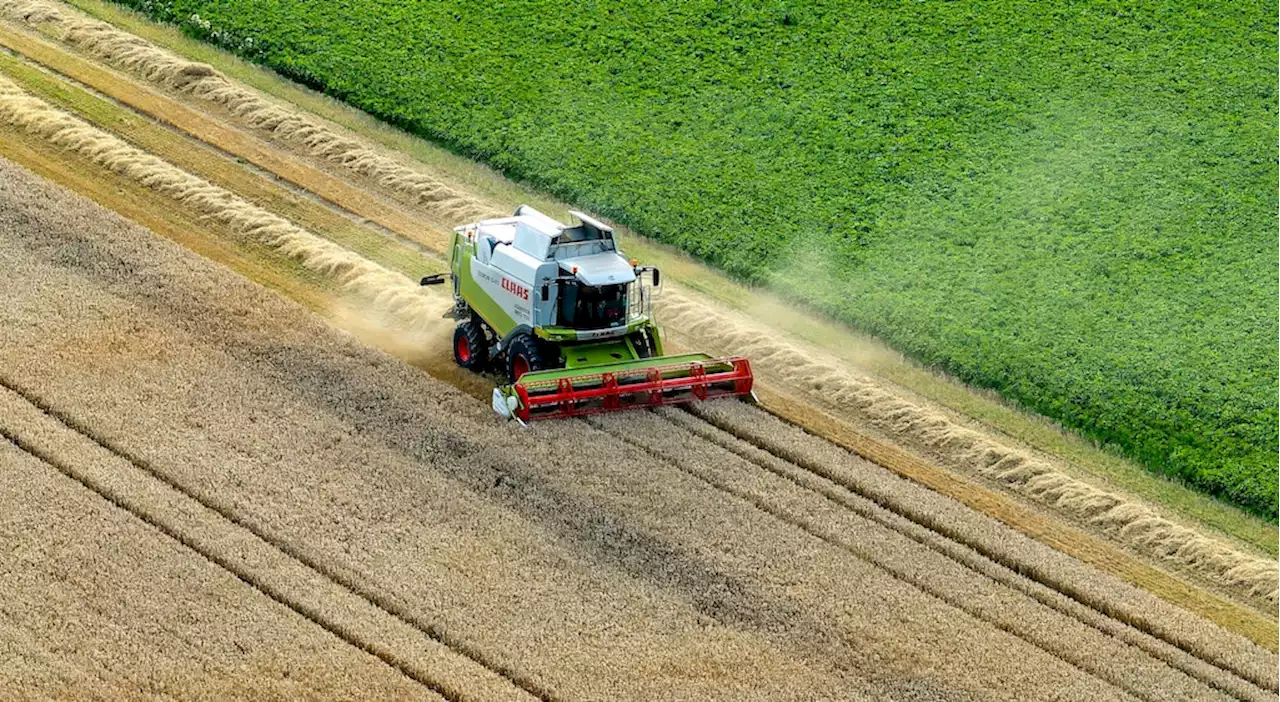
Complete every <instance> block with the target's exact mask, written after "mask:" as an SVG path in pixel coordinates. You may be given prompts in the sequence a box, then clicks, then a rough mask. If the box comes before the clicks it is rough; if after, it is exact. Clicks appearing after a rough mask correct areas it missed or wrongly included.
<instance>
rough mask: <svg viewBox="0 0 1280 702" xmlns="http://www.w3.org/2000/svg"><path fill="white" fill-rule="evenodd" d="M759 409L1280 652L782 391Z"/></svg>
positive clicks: (1192, 595)
mask: <svg viewBox="0 0 1280 702" xmlns="http://www.w3.org/2000/svg"><path fill="white" fill-rule="evenodd" d="M757 393H758V394H759V395H760V407H761V408H762V409H763V410H764V411H766V412H768V413H769V414H772V415H773V416H775V417H777V418H778V419H780V420H782V421H784V422H786V423H787V424H790V425H792V426H795V427H797V428H798V429H800V430H801V431H804V432H806V433H809V434H812V435H814V436H817V437H819V438H821V439H825V440H826V441H828V442H830V443H832V444H835V445H836V446H839V447H840V448H843V449H844V450H846V451H849V452H850V453H853V454H855V455H858V456H860V457H862V458H864V459H866V460H868V461H870V462H872V463H875V464H876V465H878V466H881V467H884V468H887V469H888V470H890V471H892V472H893V473H895V474H897V475H899V476H901V477H903V478H906V479H908V480H911V481H912V482H915V483H918V484H920V485H923V486H924V487H927V488H929V489H930V490H933V491H934V492H937V493H940V494H943V495H946V496H947V497H950V498H952V499H954V500H956V501H958V502H960V503H961V504H964V505H966V506H968V507H970V508H971V509H974V510H976V511H978V512H981V513H983V514H986V515H988V516H990V517H992V518H994V519H997V520H999V521H1000V522H1002V523H1004V524H1006V525H1008V526H1009V527H1012V528H1013V529H1016V530H1017V531H1019V532H1021V533H1023V534H1025V535H1027V536H1029V537H1031V538H1033V539H1035V540H1037V541H1040V542H1041V543H1044V544H1047V545H1048V546H1050V547H1052V548H1054V549H1056V550H1058V551H1061V552H1062V553H1065V554H1067V555H1069V556H1071V557H1073V558H1076V559H1078V560H1080V561H1083V562H1085V563H1088V564H1089V565H1092V566H1094V567H1095V568H1098V569H1099V570H1102V571H1105V572H1108V573H1111V574H1112V575H1115V576H1117V577H1119V578H1121V579H1122V580H1124V581H1126V582H1128V583H1130V584H1132V585H1135V586H1137V587H1140V588H1142V589H1144V590H1147V591H1148V592H1151V593H1152V594H1154V595H1156V596H1157V597H1159V598H1160V599H1162V600H1165V601H1166V602H1169V603H1170V604H1173V605H1176V606H1178V607H1181V608H1182V609H1185V610H1187V611H1190V612H1192V613H1194V614H1196V615H1199V616H1201V617H1204V618H1205V619H1208V620H1209V621H1212V622H1214V623H1215V624H1217V625H1218V626H1221V627H1222V628H1224V629H1226V630H1228V631H1232V632H1235V633H1237V634H1240V635H1241V636H1244V637H1245V638H1247V639H1249V640H1250V641H1252V642H1254V643H1255V644H1258V645H1259V646H1262V647H1264V648H1266V649H1268V650H1270V651H1271V652H1273V653H1274V652H1278V651H1280V626H1278V625H1277V624H1276V623H1275V622H1273V621H1270V620H1268V619H1266V618H1264V617H1263V616H1262V615H1261V614H1259V613H1255V612H1254V611H1253V610H1252V609H1249V608H1246V607H1244V606H1242V605H1238V604H1236V603H1234V602H1229V601H1226V600H1223V599H1221V598H1219V597H1217V596H1216V595H1213V594H1211V593H1208V592H1206V591H1204V590H1202V589H1200V588H1196V587H1194V586H1192V585H1189V584H1187V583H1185V582H1183V581H1182V580H1179V579H1177V578H1175V577H1174V576H1172V575H1170V574H1168V573H1166V572H1164V571H1162V570H1159V569H1158V568H1155V567H1154V566H1151V565H1148V564H1147V563H1145V562H1142V561H1140V560H1139V559H1137V558H1136V557H1134V556H1131V555H1130V554H1128V553H1127V552H1125V551H1123V550H1121V549H1119V548H1116V547H1113V546H1111V545H1109V544H1106V543H1103V542H1102V541H1101V540H1099V539H1097V538H1096V537H1094V536H1093V535H1092V534H1089V533H1087V532H1085V531H1083V530H1080V529H1077V528H1076V527H1074V526H1071V525H1068V524H1066V523H1064V522H1061V521H1059V520H1056V519H1053V518H1051V517H1048V516H1046V515H1042V514H1038V513H1035V512H1034V511H1032V510H1031V509H1029V508H1027V507H1024V506H1022V505H1020V504H1018V503H1017V502H1015V501H1014V500H1013V499H1012V498H1009V497H1006V496H1004V495H1001V494H998V493H996V492H994V491H992V490H990V489H987V488H986V487H983V486H981V485H977V484H975V483H972V482H970V481H967V480H964V479H962V478H959V477H957V476H954V475H951V474H950V472H949V471H945V470H943V469H941V468H938V467H936V466H933V465H932V464H930V463H928V462H926V461H924V460H922V459H920V458H917V457H915V456H913V455H911V454H910V453H908V452H906V451H904V450H902V449H899V448H897V447H895V446H890V445H888V444H886V443H884V442H882V441H879V440H877V439H874V438H872V437H870V436H867V435H866V434H863V433H861V432H859V431H857V430H856V429H854V428H853V427H851V426H849V425H848V424H847V423H846V422H841V421H840V420H839V419H836V418H835V417H832V416H831V415H830V414H828V413H827V412H825V411H823V410H820V409H818V408H816V407H813V406H811V405H808V404H803V403H800V402H798V401H796V400H793V399H791V398H790V397H789V396H787V394H786V393H785V392H783V391H781V390H779V389H778V388H775V387H770V386H769V385H764V386H763V387H759V388H757Z"/></svg>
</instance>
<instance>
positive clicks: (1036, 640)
mask: <svg viewBox="0 0 1280 702" xmlns="http://www.w3.org/2000/svg"><path fill="white" fill-rule="evenodd" d="M680 414H682V413H679V412H673V411H670V410H666V411H659V412H658V413H649V414H646V415H645V416H643V417H641V418H626V419H620V418H617V417H603V418H600V419H597V420H592V421H593V423H594V424H597V425H599V426H601V427H602V428H604V429H605V430H606V431H609V433H611V434H613V435H615V436H617V437H618V438H619V439H622V440H623V441H627V442H629V443H632V444H634V445H636V446H637V447H639V448H642V449H644V450H645V451H648V452H652V453H653V454H654V455H656V456H659V457H661V458H662V459H664V460H668V461H672V462H674V463H676V464H679V465H682V466H683V467H684V468H685V469H687V470H689V471H690V472H691V473H692V474H694V475H695V476H697V477H699V478H700V479H703V480H706V481H707V482H709V483H711V484H713V485H715V486H716V487H718V488H719V489H722V490H725V491H726V492H728V493H730V494H732V495H734V496H736V497H738V498H740V499H743V500H746V501H748V502H750V503H751V504H753V505H755V506H756V507H757V508H759V509H761V510H763V511H766V512H768V513H769V514H772V515H773V516H775V517H777V518H778V519H780V520H782V521H784V522H787V523H789V524H792V525H793V526H796V527H797V528H800V529H802V530H804V531H806V532H808V533H809V534H811V535H813V536H815V537H817V538H820V539H822V540H823V541H826V542H827V543H829V544H831V545H833V546H835V547H836V548H838V549H841V550H844V551H846V552H847V553H848V554H849V555H851V556H853V557H854V558H858V559H860V560H864V561H866V562H868V563H870V564H872V565H874V566H876V567H878V568H880V569H882V570H884V571H886V572H887V573H890V574H891V575H893V576H894V577H895V578H898V579H899V580H901V581H903V582H905V583H908V584H910V585H911V586H913V587H916V588H918V589H919V590H920V591H922V592H924V593H927V594H928V595H930V596H931V597H934V598H937V599H939V600H941V601H942V602H945V603H947V604H948V605H950V606H952V607H954V608H956V609H958V610H960V611H961V612H964V613H965V614H967V615H969V616H970V617H973V618H974V619H975V620H977V621H979V622H981V623H982V624H983V625H988V626H991V627H993V628H994V629H998V630H1000V631H1003V632H1006V633H1008V634H1011V635H1013V636H1016V637H1018V638H1020V639H1022V640H1023V641H1025V642H1027V643H1028V644H1031V645H1033V646H1035V647H1037V648H1040V649H1041V650H1043V651H1045V652H1046V653H1048V654H1049V655H1052V656H1055V657H1057V658H1059V659H1061V660H1063V661H1065V662H1067V663H1069V664H1071V665H1074V666H1076V667H1077V668H1079V669H1080V670H1081V671H1083V672H1087V673H1089V674H1091V675H1094V676H1096V677H1098V678H1099V679H1101V680H1104V681H1106V682H1107V683H1109V684H1111V685H1115V686H1116V687H1118V688H1120V689H1123V690H1125V691H1126V692H1128V693H1130V694H1133V695H1135V696H1137V697H1139V698H1141V699H1147V700H1160V699H1170V700H1172V699H1187V698H1203V697H1206V696H1211V695H1212V694H1213V693H1214V692H1215V691H1216V692H1221V693H1226V694H1228V695H1230V696H1232V697H1235V698H1236V699H1241V700H1253V701H1257V702H1262V701H1263V700H1268V699H1270V698H1271V696H1272V695H1270V694H1267V693H1265V692H1263V691H1261V690H1258V689H1257V688H1253V687H1251V686H1249V685H1248V684H1247V683H1244V681H1240V680H1234V681H1232V680H1229V679H1224V678H1229V677H1230V676H1222V675H1221V673H1220V671H1219V675H1218V676H1213V675H1212V674H1211V671H1208V670H1197V671H1196V672H1198V673H1201V674H1202V675H1201V676H1200V677H1194V678H1193V677H1189V676H1188V675H1186V674H1184V673H1185V672H1186V671H1180V672H1175V671H1174V670H1171V669H1170V668H1169V667H1168V666H1167V665H1166V661H1165V660H1162V659H1159V658H1152V657H1149V656H1147V655H1146V654H1145V653H1143V652H1142V651H1140V650H1138V649H1136V648H1132V647H1130V646H1128V645H1126V644H1125V643H1123V642H1122V641H1119V640H1116V639H1114V638H1111V637H1109V636H1106V635H1104V634H1102V633H1100V632H1099V631H1097V630H1096V629H1094V628H1092V627H1089V626H1087V625H1083V624H1082V623H1081V622H1079V621H1078V620H1075V619H1072V618H1066V619H1064V618H1063V617H1062V616H1061V614H1060V613H1059V612H1057V611H1054V610H1052V609H1049V608H1046V607H1044V606H1042V604H1041V603H1040V602H1038V601H1034V600H1032V599H1030V598H1027V597H1025V596H1024V594H1023V593H1021V592H1019V591H1017V590H1014V589H1009V588H1008V584H1007V583H999V582H997V581H995V580H993V579H990V578H988V577H986V576H985V575H982V574H980V573H978V572H975V571H974V570H971V569H969V568H968V567H967V566H966V565H965V564H962V563H960V562H959V561H956V560H948V559H947V557H946V556H944V555H942V554H940V553H938V552H937V551H934V550H930V549H927V548H922V546H921V544H920V543H918V542H916V543H913V542H911V541H909V540H907V539H905V538H904V537H903V534H902V533H901V532H899V531H897V530H894V529H892V528H890V527H888V526H887V525H886V524H883V523H878V522H876V521H874V520H872V519H870V517H871V516H873V515H872V510H873V509H874V506H873V505H870V504H862V505H861V507H862V509H860V510H859V511H858V512H855V511H853V510H850V509H848V508H847V506H841V505H839V504H838V503H836V502H834V501H832V500H830V499H828V498H827V497H826V496H824V495H822V494H820V493H818V492H815V491H813V489H812V487H811V486H804V485H802V484H801V483H800V482H797V481H794V480H791V479H789V478H785V477H781V476H779V474H778V473H773V471H770V473H773V474H772V475H770V474H763V475H762V471H761V470H760V468H761V467H763V466H761V465H760V464H758V463H756V462H753V461H749V460H744V458H743V457H741V456H739V455H736V454H735V453H734V452H731V451H729V450H727V449H726V448H724V447H721V446H719V445H717V443H716V442H713V441H708V440H707V438H706V437H705V436H703V435H701V434H697V433H694V432H691V431H689V429H688V428H687V427H685V426H681V425H680V424H679V422H678V420H679V417H680ZM672 420H677V421H675V422H673V421H672ZM722 438H724V439H727V440H729V441H738V440H736V439H734V438H733V437H731V436H728V435H724V436H723V437H722ZM738 443H741V442H740V441H738ZM740 448H741V449H743V450H748V449H750V448H752V447H749V446H745V447H740ZM793 468H794V467H793ZM853 535H856V539H855V538H854V537H853ZM993 633H994V632H993ZM1201 666H1202V667H1207V666H1203V664H1201ZM1192 669H1193V670H1194V667H1192ZM1205 674H1208V675H1205ZM1206 686H1207V687H1206Z"/></svg>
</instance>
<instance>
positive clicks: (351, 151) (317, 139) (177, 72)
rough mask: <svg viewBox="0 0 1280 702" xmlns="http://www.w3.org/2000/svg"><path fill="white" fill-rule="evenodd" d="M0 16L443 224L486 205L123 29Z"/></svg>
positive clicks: (38, 8) (21, 9)
mask: <svg viewBox="0 0 1280 702" xmlns="http://www.w3.org/2000/svg"><path fill="white" fill-rule="evenodd" d="M0 14H3V15H4V16H7V17H9V18H11V19H16V20H19V21H22V22H25V23H27V24H30V25H32V26H41V25H45V26H48V27H49V28H51V29H52V31H53V33H54V34H55V35H56V36H57V37H58V38H59V39H60V40H62V41H64V42H66V43H67V44H69V45H71V46H73V47H75V48H76V49H78V50H80V51H83V52H85V53H87V54H89V55H91V56H94V57H96V58H98V59H101V60H103V61H105V62H107V63H108V64H110V65H112V66H114V67H116V68H119V69H122V70H126V71H129V72H130V73H133V74H135V75H137V76H140V77H142V78H143V79H145V80H148V81H150V82H152V83H155V84H157V85H161V86H163V87H165V88H168V89H170V90H174V91H176V92H180V93H184V94H187V95H190V96H192V97H195V98H197V99H199V100H203V101H206V102H208V103H211V104H214V105H218V106H220V107H223V108H225V109H226V110H227V112H228V114H229V115H231V116H232V117H233V118H234V119H235V120H237V121H238V122H240V123H242V124H244V125H245V126H248V127H250V128H252V129H254V130H257V131H259V132H262V133H264V134H266V135H268V136H270V137H271V138H273V139H275V140H278V141H280V142H282V143H285V144H288V145H290V146H293V147H294V148H298V149H301V150H303V151H304V152H305V153H307V154H309V155H311V156H314V157H317V158H320V159H323V160H324V161H326V162H328V163H330V164H333V165H334V166H336V167H339V168H342V169H346V170H349V171H351V172H352V173H356V174H359V175H362V176H366V177H368V178H371V179H373V180H374V181H375V182H377V183H378V184H379V185H380V186H382V187H384V188H387V189H389V190H392V191H395V192H397V193H399V194H401V195H402V196H404V197H407V198H409V199H410V201H412V202H414V203H417V204H421V205H426V206H429V207H430V208H431V209H432V210H433V211H435V212H437V213H438V214H439V215H440V216H441V218H442V219H444V220H445V221H450V220H455V219H457V220H463V219H478V218H481V217H483V216H487V215H489V214H491V213H492V208H491V207H489V206H487V205H485V204H483V203H481V202H479V201H477V200H476V199H474V198H471V197H468V196H466V195H463V194H462V193H459V192H457V191H456V190H454V189H452V188H450V187H449V186H447V185H445V184H444V183H442V182H441V181H440V180H439V179H438V178H436V177H434V176H432V175H430V174H428V173H425V172H423V171H422V170H420V169H417V168H412V167H410V166H408V165H406V164H404V163H401V162H399V161H397V160H395V159H393V158H391V157H388V156H386V155H384V154H382V153H380V152H378V151H376V150H374V149H371V148H369V147H368V146H367V145H365V144H363V143H361V142H359V141H357V140H355V139H351V138H348V137H346V136H343V135H342V134H339V133H338V132H337V131H336V130H334V129H333V128H331V127H329V126H327V125H325V124H322V123H321V122H319V121H317V120H315V119H312V118H311V117H309V116H307V115H304V114H301V113H299V112H298V111H297V110H296V109H292V108H289V107H284V106H281V105H277V104H275V103H273V102H270V101H268V100H266V99H265V98H263V97H262V95H261V94H260V93H258V92H257V91H254V90H251V89H248V88H245V87H243V86H241V85H239V84H237V83H235V82H234V81H232V80H230V79H228V78H227V77H225V76H223V75H222V74H220V73H218V72H217V71H215V70H213V69H212V68H210V67H209V66H206V65H204V64H200V63H195V62H192V61H188V60H186V59H184V58H182V57H180V56H176V55H174V54H173V53H171V52H169V51H167V50H165V49H162V48H160V47H157V46H155V45H153V44H151V43H150V42H148V41H146V40H144V39H142V38H140V37H137V36H135V35H133V34H130V33H129V32H126V31H123V30H121V29H118V28H116V27H114V26H112V25H110V24H107V23H105V22H100V21H98V20H94V19H91V18H88V17H86V16H84V15H83V14H82V13H80V12H78V11H76V10H74V9H73V8H70V7H67V6H65V5H61V4H58V5H55V4H53V3H46V2H41V1H40V0H4V2H2V3H0Z"/></svg>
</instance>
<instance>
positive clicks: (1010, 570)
mask: <svg viewBox="0 0 1280 702" xmlns="http://www.w3.org/2000/svg"><path fill="white" fill-rule="evenodd" d="M681 409H682V410H684V412H683V414H684V415H687V416H688V417H689V418H690V420H691V421H692V422H694V423H698V422H700V423H702V424H705V425H706V426H709V427H711V428H713V429H714V430H715V431H718V432H721V433H723V434H725V435H727V436H731V437H733V438H734V439H736V440H738V441H741V442H743V443H744V444H746V445H747V446H750V447H751V448H752V449H754V450H755V451H759V452H761V453H763V454H765V455H767V456H769V457H771V458H772V459H774V460H776V461H778V462H779V463H782V464H784V465H785V466H788V467H790V468H793V469H795V471H794V472H795V473H798V475H797V474H793V473H792V472H791V471H787V470H785V469H779V468H776V467H772V466H769V465H766V462H765V461H763V460H761V458H760V457H758V456H754V455H749V454H750V451H746V450H743V448H742V447H738V446H734V445H733V444H732V442H730V441H725V440H723V439H721V438H719V437H716V436H714V434H713V432H707V431H705V430H701V429H700V428H698V427H690V426H686V425H684V423H683V422H682V421H681V420H680V418H679V416H677V417H673V418H671V422H672V424H673V425H675V426H680V427H682V428H683V429H685V430H686V431H689V432H690V433H693V434H695V435H697V436H700V437H702V438H703V439H705V440H707V441H710V442H712V443H714V444H716V445H718V446H720V447H721V448H723V449H724V450H726V451H729V452H731V453H733V454H735V455H737V456H739V457H740V458H742V459H743V460H744V461H747V462H749V463H751V464H753V465H756V466H758V467H760V468H761V469H763V470H766V471H768V472H770V473H772V474H774V475H777V476H778V477H780V478H783V479H785V480H788V481H790V482H792V483H793V484H795V485H797V486H799V487H800V488H802V489H805V490H809V491H811V492H813V493H816V494H818V495H819V496H821V497H823V498H825V499H826V500H828V501H830V502H832V503H835V504H837V505H840V506H841V507H845V508H847V509H848V510H849V511H851V512H853V513H854V514H857V515H858V516H860V517H863V518H865V519H867V520H869V521H872V522H875V523H876V524H879V525H880V526H882V527H884V528H885V529H889V530H891V531H893V532H895V533H898V534H900V535H902V536H903V537H905V538H907V539H910V540H911V541H914V542H915V543H918V544H920V545H921V546H924V547H926V548H928V549H930V550H932V551H934V552H936V553H938V554H940V555H942V556H943V557H945V558H949V559H951V560H953V561H955V562H957V563H959V564H960V565H962V566H963V567H965V568H968V569H969V570H972V571H974V572H975V573H977V574H979V575H981V576H983V577H985V578H987V579H989V580H992V581H993V582H995V583H997V584H999V585H1003V586H1005V587H1008V588H1010V589H1012V590H1016V591H1017V592H1020V593H1022V594H1023V595H1025V596H1026V597H1028V598H1030V599H1032V600H1034V601H1035V602H1037V603H1039V604H1040V605H1043V606H1044V607H1047V608H1049V609H1051V610H1053V611H1055V612H1058V613H1059V614H1061V615H1062V616H1065V617H1069V618H1071V619H1073V620H1075V621H1077V622H1079V623H1081V624H1083V625H1084V626H1087V627H1089V628H1092V629H1094V630H1096V631H1098V632H1099V633H1101V634H1103V635H1105V636H1109V637H1112V638H1114V639H1116V640H1118V641H1120V642H1122V643H1124V644H1126V645H1129V646H1132V647H1134V648H1137V649H1139V650H1141V651H1142V652H1144V653H1145V654H1147V655H1148V656H1151V657H1152V658H1155V659H1157V660H1159V661H1161V662H1162V663H1164V664H1165V665H1168V666H1169V667H1171V668H1174V669H1177V670H1179V671H1181V672H1183V673H1185V674H1186V675H1188V676H1189V677H1192V678H1194V679H1196V680H1199V681H1200V682H1202V683H1204V684H1205V685H1207V686H1209V687H1212V688H1214V689H1217V690H1220V691H1222V692H1224V693H1226V694H1228V695H1231V696H1233V697H1237V698H1238V699H1242V698H1241V697H1240V695H1239V694H1238V693H1237V691H1233V690H1231V689H1230V683H1231V682H1233V681H1236V680H1238V681H1240V682H1243V683H1245V684H1247V685H1250V686H1252V687H1256V688H1259V689H1261V690H1264V691H1266V692H1268V693H1274V692H1276V690H1277V688H1276V686H1274V685H1272V684H1271V683H1269V682H1268V681H1262V680H1257V679H1255V677H1256V676H1252V675H1250V674H1249V673H1248V672H1247V671H1240V670H1237V669H1235V668H1234V667H1232V666H1231V665H1229V662H1222V661H1215V660H1210V659H1209V658H1207V657H1205V656H1203V655H1200V654H1198V653H1197V652H1196V651H1192V650H1189V648H1190V645H1189V644H1187V643H1185V642H1179V641H1171V640H1169V638H1168V637H1166V636H1162V635H1160V634H1159V633H1153V632H1151V631H1147V630H1145V629H1144V628H1142V627H1139V626H1136V625H1135V624H1134V623H1132V622H1131V621H1128V620H1126V619H1125V618H1122V617H1118V616H1116V615H1114V614H1111V613H1109V612H1107V611H1106V610H1104V609H1103V608H1102V607H1100V606H1098V605H1096V604H1093V603H1091V602H1090V601H1088V598H1084V597H1081V596H1079V595H1078V594H1076V593H1075V592H1074V588H1070V589H1069V590H1068V589H1064V588H1061V587H1059V584H1058V583H1054V582H1048V581H1047V579H1046V578H1044V577H1042V576H1040V575H1039V574H1037V573H1034V572H1032V571H1031V570H1030V569H1026V568H1021V567H1019V565H1018V564H1016V563H1014V564H1010V563H1008V562H1006V560H1005V559H1002V558H1001V557H1000V555H999V554H995V553H991V552H990V549H988V548H984V547H983V546H982V545H981V544H975V543H974V540H972V539H968V538H966V537H965V536H964V535H963V534H960V533H957V532H955V531H954V530H950V529H946V528H945V527H944V526H943V525H940V524H937V523H934V522H933V520H929V519H927V518H926V519H921V518H920V516H921V515H913V514H908V513H907V511H906V510H903V509H901V507H899V506H896V505H894V504H892V501H891V500H889V499H886V498H884V497H883V496H879V495H876V494H873V493H872V492H871V491H868V490H865V489H863V488H861V487H859V486H857V485H851V484H850V483H849V482H847V481H845V480H842V479H840V478H839V477H838V476H835V475H832V474H830V471H826V470H815V468H814V467H813V466H812V465H809V461H806V460H804V459H803V458H798V457H792V456H787V455H782V454H780V453H779V452H778V451H777V450H775V449H773V448H771V447H768V446H765V445H762V444H761V443H760V442H758V441H755V440H754V439H752V438H751V437H748V436H743V435H741V434H739V433H738V432H735V431H733V427H732V426H728V425H727V424H726V423H724V422H721V421H719V420H718V419H716V418H714V417H708V416H704V415H703V414H701V413H699V412H698V411H697V408H696V407H682V408H681ZM818 438H819V439H821V437H818ZM802 476H803V477H802ZM810 482H811V483H816V484H807V483H810ZM851 498H852V499H851ZM856 500H862V501H865V502H866V503H867V504H866V505H860V504H857V502H856ZM884 513H888V515H892V517H890V516H887V515H886V514H884ZM894 517H896V518H897V519H899V520H904V521H906V522H907V523H909V524H910V525H911V526H912V527H915V528H916V529H918V530H921V531H923V532H925V533H926V534H927V535H924V534H920V533H911V531H912V530H911V529H910V528H904V526H903V525H902V524H895V523H893V522H894ZM939 542H940V543H939ZM1055 595H1056V596H1057V598H1055V597H1054V596H1055ZM1058 598H1061V599H1062V600H1065V602H1058V601H1055V599H1058ZM1073 610H1077V611H1073ZM1078 610H1083V611H1078ZM1090 620H1093V621H1090ZM1098 620H1101V621H1098ZM1162 649H1172V650H1162ZM1184 657H1187V658H1191V659H1193V661H1194V663H1192V662H1188V661H1186V660H1180V659H1183V658H1184ZM1197 663H1198V664H1200V665H1203V666H1208V667H1210V668H1212V669H1213V672H1216V673H1219V674H1225V675H1227V676H1229V677H1230V678H1231V680H1230V681H1228V682H1226V683H1224V682H1223V681H1221V680H1215V679H1213V675H1212V673H1210V674H1206V673H1205V672H1204V671H1197V670H1194V668H1195V667H1196V664H1197ZM1268 698H1269V695H1268Z"/></svg>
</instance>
